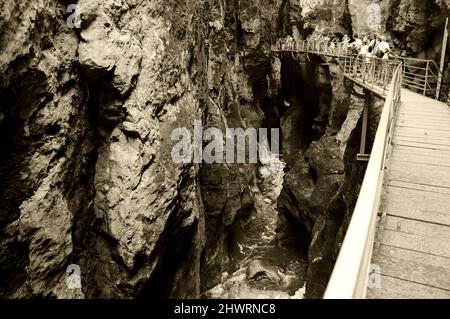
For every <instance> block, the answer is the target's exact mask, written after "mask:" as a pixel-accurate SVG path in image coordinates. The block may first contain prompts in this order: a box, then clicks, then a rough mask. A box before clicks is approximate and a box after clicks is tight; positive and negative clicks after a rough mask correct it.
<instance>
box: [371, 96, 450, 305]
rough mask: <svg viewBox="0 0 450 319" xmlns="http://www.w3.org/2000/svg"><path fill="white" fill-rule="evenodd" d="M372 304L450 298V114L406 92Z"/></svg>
mask: <svg viewBox="0 0 450 319" xmlns="http://www.w3.org/2000/svg"><path fill="white" fill-rule="evenodd" d="M380 216H381V217H380V221H379V225H378V230H377V235H376V240H375V245H374V249H373V255H372V264H376V265H378V266H379V267H380V271H381V288H372V289H368V291H367V297H368V298H385V299H390V298H450V109H449V107H448V106H447V105H446V104H444V103H440V102H438V101H436V100H432V99H429V98H426V97H424V96H422V95H419V94H416V93H413V92H411V91H409V90H402V103H401V105H400V109H399V114H398V118H397V120H396V125H395V131H394V138H393V145H392V148H391V151H390V157H389V160H388V169H387V172H386V177H385V184H384V187H383V196H382V199H381V207H380Z"/></svg>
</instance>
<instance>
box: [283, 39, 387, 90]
mask: <svg viewBox="0 0 450 319" xmlns="http://www.w3.org/2000/svg"><path fill="white" fill-rule="evenodd" d="M277 46H278V47H279V48H282V47H284V48H285V49H288V50H300V51H301V50H305V51H311V52H319V53H324V54H329V55H339V56H343V55H349V56H350V55H351V56H357V59H355V63H354V65H353V71H354V72H360V73H361V75H362V76H363V77H364V80H367V81H369V82H373V83H380V84H385V82H386V81H387V80H388V76H389V75H388V63H389V62H388V61H389V59H390V58H391V57H393V56H394V55H393V53H392V48H391V45H390V44H389V42H388V41H387V38H386V36H385V35H382V34H377V33H372V34H368V35H363V36H358V34H354V35H353V36H352V37H350V36H348V35H344V36H343V37H342V39H340V38H339V37H338V36H334V37H330V36H327V35H322V34H319V33H313V34H312V35H310V36H309V37H308V38H307V39H306V41H302V42H301V43H297V42H296V41H295V40H294V39H293V38H292V37H291V36H288V37H286V38H283V39H279V40H278V42H277Z"/></svg>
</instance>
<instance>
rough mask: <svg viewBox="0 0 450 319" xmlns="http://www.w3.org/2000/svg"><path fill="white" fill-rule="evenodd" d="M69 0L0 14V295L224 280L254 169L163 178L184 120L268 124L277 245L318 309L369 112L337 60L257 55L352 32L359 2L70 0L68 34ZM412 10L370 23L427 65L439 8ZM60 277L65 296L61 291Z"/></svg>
mask: <svg viewBox="0 0 450 319" xmlns="http://www.w3.org/2000/svg"><path fill="white" fill-rule="evenodd" d="M70 3H71V1H62V0H61V1H56V0H37V1H29V0H23V1H13V0H7V1H3V2H2V3H1V4H0V79H1V81H0V131H1V132H0V133H1V134H0V151H1V154H0V179H1V181H2V182H3V186H2V187H1V188H0V297H16V298H30V297H43V298H49V297H58V298H83V297H88V298H92V297H101V298H106V297H114V298H139V297H140V298H149V297H153V298H160V297H177V298H188V297H198V296H199V295H200V293H201V292H203V291H205V290H207V289H209V288H211V287H213V286H214V285H216V284H217V283H218V282H219V281H220V278H221V275H222V273H223V272H226V271H230V270H233V269H234V267H235V266H236V265H235V263H236V258H238V256H237V255H238V254H236V247H237V241H236V234H235V228H236V227H235V225H236V223H238V222H239V220H242V219H249V217H250V216H252V215H254V214H256V213H257V211H258V209H257V207H258V206H260V204H259V203H258V201H259V200H260V197H261V196H260V192H261V190H260V187H259V186H258V180H259V175H258V170H259V168H260V167H258V165H206V164H184V165H181V164H175V163H174V161H173V160H172V159H171V149H172V146H173V145H174V142H173V141H171V133H172V131H173V129H175V128H178V127H186V128H187V129H188V130H190V131H192V130H193V123H194V120H200V121H201V122H202V123H203V126H204V127H205V128H207V127H217V128H220V129H225V128H226V127H232V128H238V127H242V128H250V127H254V128H258V127H267V128H272V127H280V128H281V133H282V153H283V160H284V161H285V162H286V164H287V168H286V176H285V180H284V184H283V186H284V187H283V188H284V189H283V192H282V194H281V196H280V198H279V200H278V208H279V213H280V219H279V244H280V245H283V244H289V245H297V246H300V247H302V248H303V249H304V250H305V252H307V253H308V259H309V269H308V276H307V295H308V296H309V297H320V296H321V293H322V292H323V289H324V287H325V285H326V282H327V280H328V276H329V273H330V271H331V269H332V266H333V263H334V259H335V258H336V255H337V253H338V251H339V245H340V243H341V242H342V238H343V236H344V234H345V229H346V225H347V224H348V221H349V219H350V217H351V213H352V208H353V205H354V203H355V200H356V196H357V191H358V185H359V182H360V181H361V178H362V176H363V171H364V166H363V165H361V164H357V163H356V162H355V154H356V149H357V147H358V146H359V144H358V133H359V124H358V123H359V118H360V115H361V112H362V106H363V104H364V103H368V104H369V105H370V106H371V112H370V113H371V116H372V117H373V118H372V119H371V123H372V126H373V127H372V128H371V135H372V136H373V135H374V130H375V128H376V120H377V116H378V113H377V112H379V107H380V102H379V101H373V100H370V99H369V98H368V99H364V98H363V97H362V95H361V94H362V92H359V93H358V92H357V93H355V91H354V88H353V87H352V85H351V83H347V82H346V81H345V80H344V78H343V76H342V73H341V70H340V68H339V65H338V64H337V63H336V61H333V60H330V61H323V60H320V59H317V58H312V60H309V61H306V60H304V59H303V58H302V57H295V56H273V55H272V54H271V53H270V44H271V43H273V42H274V41H275V39H276V38H277V37H278V36H286V35H288V34H289V35H293V36H294V37H295V38H305V37H306V36H308V35H309V34H310V33H312V32H323V33H330V34H342V33H351V32H352V31H353V30H355V29H357V28H363V27H362V26H364V23H363V22H361V19H360V18H359V15H358V14H357V12H359V11H361V10H363V9H364V8H363V7H362V6H361V4H359V5H358V6H357V5H356V4H355V3H356V2H354V1H344V0H341V1H331V0H322V1H320V0H302V1H294V0H276V1H273V0H259V1H257V0H253V1H236V0H217V1H207V0H189V1H182V2H180V1H162V0H155V1H139V0H108V1H100V0H80V1H78V4H79V5H80V8H81V13H82V25H81V28H80V29H70V28H69V27H68V26H67V24H66V19H67V17H68V15H69V13H67V12H66V7H67V5H68V4H70ZM422 3H423V2H422V1H419V0H417V1H406V0H405V1H403V0H401V1H400V0H399V1H383V2H382V5H383V6H382V7H383V8H393V7H395V8H398V9H395V10H387V9H384V11H383V12H384V14H385V16H384V18H383V21H385V22H383V23H386V26H387V27H388V28H389V30H391V31H390V32H391V33H392V36H393V37H394V38H395V41H396V42H395V44H396V47H397V48H398V50H406V51H407V54H413V55H417V56H421V57H424V56H427V57H433V58H434V57H435V56H436V52H438V51H439V42H438V39H439V36H440V35H439V32H441V31H439V30H441V29H442V27H443V26H442V24H443V17H444V14H441V12H442V10H441V11H439V8H444V7H442V6H444V3H443V2H442V1H436V3H435V2H434V1H431V0H429V1H427V2H426V4H422ZM390 6H392V7H390ZM405 15H406V16H407V17H408V18H403V17H404V16H405ZM426 38H430V39H433V40H430V41H431V42H430V43H432V45H431V44H430V43H428V44H430V45H427V44H425V43H424V39H426ZM430 48H431V49H430ZM325 64H328V65H325ZM291 231H292V232H291ZM70 264H78V265H80V267H81V275H82V287H83V288H82V289H75V290H73V289H68V287H67V285H66V269H67V266H68V265H70Z"/></svg>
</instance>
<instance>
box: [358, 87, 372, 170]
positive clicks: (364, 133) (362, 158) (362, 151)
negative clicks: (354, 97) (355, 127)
mask: <svg viewBox="0 0 450 319" xmlns="http://www.w3.org/2000/svg"><path fill="white" fill-rule="evenodd" d="M366 94H367V93H366ZM368 119H369V106H368V103H367V101H365V102H364V111H363V122H362V131H361V145H360V148H359V154H358V156H357V160H358V161H368V160H369V158H370V154H366V139H367V124H368Z"/></svg>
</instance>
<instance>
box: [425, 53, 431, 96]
mask: <svg viewBox="0 0 450 319" xmlns="http://www.w3.org/2000/svg"><path fill="white" fill-rule="evenodd" d="M429 67H430V61H429V60H427V67H426V71H425V84H424V88H423V95H424V96H425V95H427V86H428V69H429Z"/></svg>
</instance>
